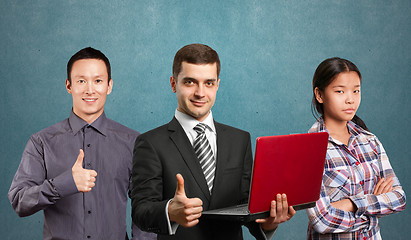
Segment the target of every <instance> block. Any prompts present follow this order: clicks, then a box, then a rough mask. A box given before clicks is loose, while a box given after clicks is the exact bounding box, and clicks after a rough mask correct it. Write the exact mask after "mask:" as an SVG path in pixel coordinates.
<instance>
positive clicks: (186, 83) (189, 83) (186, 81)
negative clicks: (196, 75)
mask: <svg viewBox="0 0 411 240" xmlns="http://www.w3.org/2000/svg"><path fill="white" fill-rule="evenodd" d="M184 84H185V85H193V84H194V82H193V81H191V80H185V81H184Z"/></svg>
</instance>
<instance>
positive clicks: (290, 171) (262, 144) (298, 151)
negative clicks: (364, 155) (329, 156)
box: [248, 132, 328, 214]
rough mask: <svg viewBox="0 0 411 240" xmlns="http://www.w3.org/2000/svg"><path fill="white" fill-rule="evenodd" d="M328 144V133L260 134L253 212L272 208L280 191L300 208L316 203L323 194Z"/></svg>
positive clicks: (289, 202) (251, 208)
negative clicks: (261, 135) (272, 202)
mask: <svg viewBox="0 0 411 240" xmlns="http://www.w3.org/2000/svg"><path fill="white" fill-rule="evenodd" d="M327 144H328V133H326V132H320V133H303V134H291V135H280V136H264V137H258V138H257V144H256V151H255V158H254V166H253V174H252V180H251V186H250V195H249V202H248V203H249V204H248V209H249V212H250V213H251V214H253V213H259V212H264V211H268V210H269V209H270V202H271V201H272V200H273V199H275V196H276V194H278V193H280V194H282V193H285V194H287V200H288V205H289V206H294V209H296V210H299V209H303V208H307V207H312V206H314V205H315V201H317V200H318V198H319V197H320V190H321V183H322V177H323V171H324V163H325V157H326V152H327ZM310 203H311V204H310ZM307 204H310V205H307Z"/></svg>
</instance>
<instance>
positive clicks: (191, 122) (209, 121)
mask: <svg viewBox="0 0 411 240" xmlns="http://www.w3.org/2000/svg"><path fill="white" fill-rule="evenodd" d="M175 118H176V119H177V121H178V122H179V123H180V124H181V126H182V127H183V129H184V131H186V132H190V131H191V130H193V128H194V127H195V126H196V125H197V124H199V123H200V121H198V120H197V119H195V118H193V117H192V116H190V115H188V114H185V113H182V112H180V111H178V110H177V109H176V112H175ZM202 123H205V124H206V125H207V127H208V129H209V130H210V131H211V132H213V133H215V132H216V131H215V126H214V120H213V113H212V112H211V110H210V113H209V114H208V116H207V117H206V119H204V121H202ZM193 131H194V130H193Z"/></svg>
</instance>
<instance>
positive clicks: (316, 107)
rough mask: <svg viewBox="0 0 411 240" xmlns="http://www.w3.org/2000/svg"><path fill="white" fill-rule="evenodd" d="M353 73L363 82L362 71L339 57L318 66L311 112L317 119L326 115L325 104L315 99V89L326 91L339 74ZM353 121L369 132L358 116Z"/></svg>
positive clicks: (314, 79)
mask: <svg viewBox="0 0 411 240" xmlns="http://www.w3.org/2000/svg"><path fill="white" fill-rule="evenodd" d="M351 71H354V72H356V73H357V74H358V76H359V77H360V81H361V80H362V79H361V73H360V70H358V68H357V66H355V64H354V63H352V62H351V61H349V60H347V59H343V58H339V57H334V58H328V59H326V60H324V61H323V62H322V63H320V65H318V67H317V69H316V70H315V73H314V77H313V100H312V102H311V111H312V113H313V115H314V117H315V118H318V117H319V116H323V115H324V108H323V104H322V103H319V102H318V101H317V98H316V97H315V88H318V89H319V90H320V91H324V89H325V88H326V87H327V86H328V85H330V83H331V82H332V81H333V80H334V79H335V78H336V77H337V75H338V74H340V73H343V72H351ZM351 121H352V122H354V123H355V124H357V125H358V126H360V127H362V128H363V129H365V130H367V131H369V130H368V128H367V126H366V125H365V123H364V121H363V120H361V118H359V117H358V116H357V115H355V116H354V117H353V119H351Z"/></svg>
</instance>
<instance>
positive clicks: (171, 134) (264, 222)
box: [131, 44, 295, 239]
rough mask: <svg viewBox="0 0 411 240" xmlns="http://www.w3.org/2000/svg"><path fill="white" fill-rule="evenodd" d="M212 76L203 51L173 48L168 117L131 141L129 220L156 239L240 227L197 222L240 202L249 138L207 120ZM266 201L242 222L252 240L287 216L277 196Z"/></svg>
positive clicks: (228, 233)
mask: <svg viewBox="0 0 411 240" xmlns="http://www.w3.org/2000/svg"><path fill="white" fill-rule="evenodd" d="M219 73H220V60H219V57H218V54H217V52H215V51H214V50H213V49H211V48H210V47H208V46H206V45H203V44H191V45H187V46H185V47H183V48H181V49H180V50H179V51H178V52H177V54H176V56H175V58H174V62H173V76H172V77H170V84H171V88H172V90H173V92H174V93H176V94H177V102H178V108H177V110H176V112H175V116H174V118H173V119H172V120H171V122H169V123H168V124H166V125H163V126H161V127H158V128H156V129H154V130H151V131H149V132H147V133H145V134H142V135H140V136H139V137H138V138H137V140H136V143H135V146H134V155H133V172H132V182H133V189H132V193H131V195H132V196H131V198H132V217H133V221H134V223H135V224H136V225H137V226H139V227H140V228H141V229H142V230H144V231H150V232H155V233H157V234H158V238H159V239H242V229H241V224H240V223H238V222H229V221H218V220H209V219H203V218H200V217H201V212H202V211H203V210H209V209H216V208H222V207H228V206H232V205H236V204H241V203H245V202H247V198H248V191H249V186H250V179H251V169H252V161H253V159H252V151H251V141H250V134H249V133H248V132H245V131H242V130H239V129H236V128H233V127H230V126H227V125H223V124H220V123H218V122H215V121H214V119H213V116H212V112H211V108H212V106H213V104H214V101H215V97H216V94H217V90H218V86H219V83H220V79H219V78H218V77H219ZM274 197H275V198H276V199H275V200H273V201H272V204H271V212H270V217H268V218H266V219H259V220H256V222H251V223H249V224H247V227H248V228H249V230H250V232H251V234H252V235H254V236H255V237H256V238H258V239H266V238H267V237H268V238H271V237H272V236H273V234H274V232H275V229H276V228H277V226H278V225H279V224H280V223H281V222H285V221H287V220H289V219H290V218H291V217H292V216H293V215H294V214H295V211H294V209H293V208H292V207H288V204H287V199H286V196H285V195H284V194H283V195H280V194H279V195H278V196H273V198H274Z"/></svg>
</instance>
